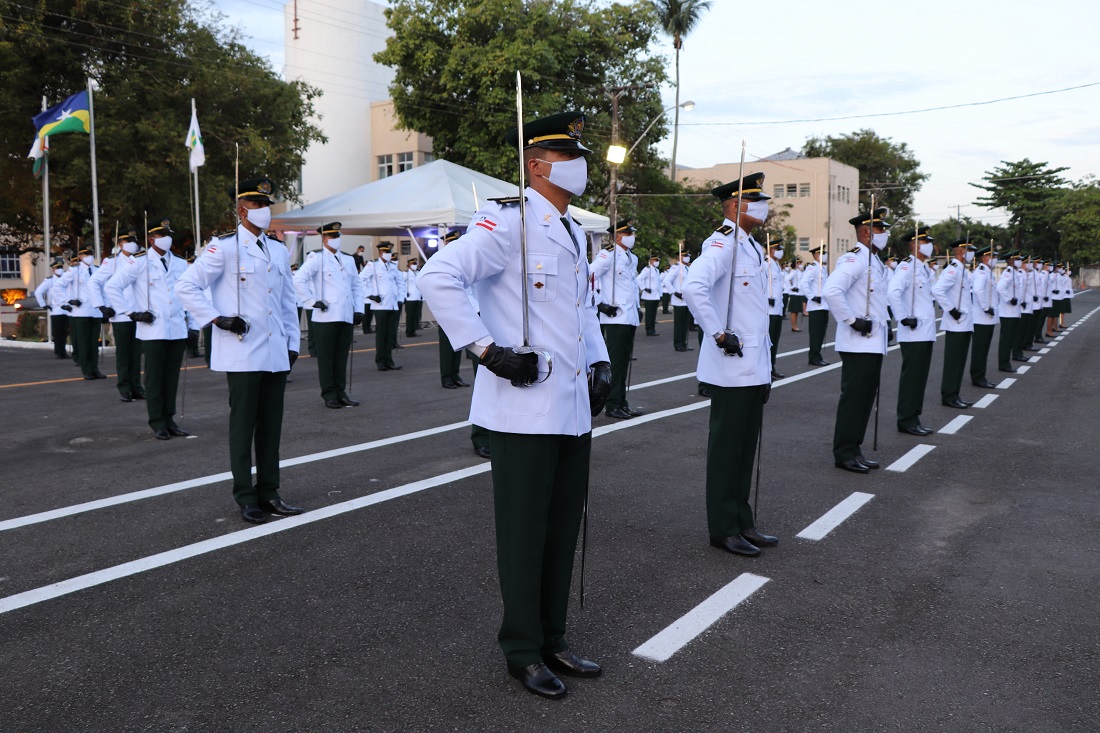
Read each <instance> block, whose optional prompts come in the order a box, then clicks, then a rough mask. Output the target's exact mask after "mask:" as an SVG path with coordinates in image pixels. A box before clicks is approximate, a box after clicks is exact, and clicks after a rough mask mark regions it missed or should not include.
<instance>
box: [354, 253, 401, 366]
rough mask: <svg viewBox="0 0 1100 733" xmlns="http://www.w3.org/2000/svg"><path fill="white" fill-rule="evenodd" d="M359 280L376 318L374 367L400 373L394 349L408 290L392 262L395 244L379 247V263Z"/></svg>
mask: <svg viewBox="0 0 1100 733" xmlns="http://www.w3.org/2000/svg"><path fill="white" fill-rule="evenodd" d="M359 280H360V281H361V282H362V284H363V293H364V294H365V295H366V299H367V300H369V301H370V309H371V312H372V313H373V314H374V320H375V325H374V332H375V333H374V363H375V365H376V366H377V367H378V371H380V372H385V371H392V370H397V369H400V368H401V367H399V366H397V365H396V364H394V363H393V345H394V344H395V343H396V342H397V317H398V314H397V302H398V297H399V295H400V293H401V292H402V291H404V289H405V277H404V275H402V273H401V271H400V270H398V269H397V265H396V264H394V262H393V243H391V242H382V243H381V244H379V245H378V259H377V260H375V261H374V262H368V263H367V264H366V266H364V267H363V269H362V270H361V271H360V272H359Z"/></svg>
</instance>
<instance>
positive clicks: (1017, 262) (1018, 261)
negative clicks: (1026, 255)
mask: <svg viewBox="0 0 1100 733" xmlns="http://www.w3.org/2000/svg"><path fill="white" fill-rule="evenodd" d="M1021 262H1022V260H1012V266H1013V267H1015V268H1016V269H1019V268H1020V263H1021Z"/></svg>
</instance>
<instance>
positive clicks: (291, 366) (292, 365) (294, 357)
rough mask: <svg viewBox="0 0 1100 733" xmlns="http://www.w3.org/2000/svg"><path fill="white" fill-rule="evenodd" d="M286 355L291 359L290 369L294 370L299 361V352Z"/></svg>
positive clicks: (289, 352) (290, 352) (288, 352)
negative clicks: (295, 363)
mask: <svg viewBox="0 0 1100 733" xmlns="http://www.w3.org/2000/svg"><path fill="white" fill-rule="evenodd" d="M286 355H287V356H288V357H289V358H290V368H291V369H293V368H294V362H296V361H298V352H297V351H287V352H286Z"/></svg>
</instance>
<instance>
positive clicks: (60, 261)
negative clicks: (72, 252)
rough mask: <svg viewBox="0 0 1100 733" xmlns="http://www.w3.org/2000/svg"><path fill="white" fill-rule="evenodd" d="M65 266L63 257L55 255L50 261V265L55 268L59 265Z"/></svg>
mask: <svg viewBox="0 0 1100 733" xmlns="http://www.w3.org/2000/svg"><path fill="white" fill-rule="evenodd" d="M64 266H65V260H64V258H62V257H54V258H53V260H51V261H50V267H51V268H53V269H57V268H59V267H64Z"/></svg>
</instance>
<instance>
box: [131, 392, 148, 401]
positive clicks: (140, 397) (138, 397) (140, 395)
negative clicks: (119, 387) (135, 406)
mask: <svg viewBox="0 0 1100 733" xmlns="http://www.w3.org/2000/svg"><path fill="white" fill-rule="evenodd" d="M130 396H131V397H133V398H134V399H135V400H143V399H145V393H144V392H131V393H130Z"/></svg>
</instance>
